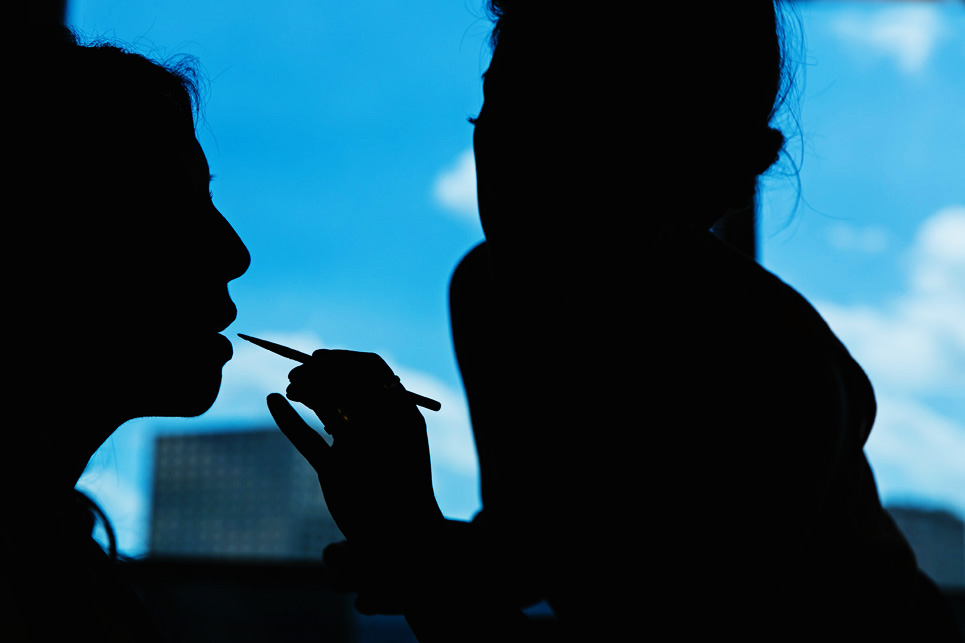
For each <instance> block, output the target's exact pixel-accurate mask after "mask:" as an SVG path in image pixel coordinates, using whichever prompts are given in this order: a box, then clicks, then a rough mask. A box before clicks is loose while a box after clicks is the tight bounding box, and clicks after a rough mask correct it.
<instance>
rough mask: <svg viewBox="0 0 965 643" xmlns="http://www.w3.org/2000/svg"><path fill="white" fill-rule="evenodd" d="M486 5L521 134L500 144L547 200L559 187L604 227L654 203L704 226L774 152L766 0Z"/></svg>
mask: <svg viewBox="0 0 965 643" xmlns="http://www.w3.org/2000/svg"><path fill="white" fill-rule="evenodd" d="M489 8H490V13H491V14H492V16H493V17H494V18H495V20H496V22H495V27H494V30H493V44H494V46H495V53H494V63H496V66H497V67H498V71H497V72H496V75H498V76H499V77H500V82H499V85H501V87H499V91H500V93H502V94H503V95H504V96H505V95H510V94H511V95H513V96H514V101H515V105H514V109H516V110H518V111H519V112H520V113H525V117H524V118H522V119H520V120H518V121H517V122H516V123H515V125H508V126H510V127H513V126H515V128H516V131H515V132H514V133H512V134H511V135H507V136H506V139H507V140H515V141H517V142H518V143H519V144H521V145H523V144H525V145H529V146H531V149H530V150H529V152H530V153H528V154H527V153H523V152H521V151H520V150H515V151H513V152H512V153H511V154H508V155H507V156H510V157H516V158H525V159H527V161H528V163H529V166H530V167H529V170H527V173H528V174H529V175H530V176H531V178H535V177H534V172H535V173H536V174H540V173H542V175H543V176H544V179H545V180H543V181H542V189H539V188H537V190H538V191H540V192H541V200H542V201H543V202H544V203H545V202H546V195H547V193H550V192H551V191H552V190H554V189H555V190H557V191H560V192H561V197H562V198H561V200H560V204H559V205H560V206H561V207H564V206H565V204H570V205H571V206H572V204H574V203H578V202H580V203H581V204H582V206H583V207H584V208H588V209H590V210H591V211H594V212H596V213H597V215H598V216H597V218H596V219H595V221H594V224H593V225H594V226H600V225H604V226H607V234H609V235H610V236H611V237H612V236H615V235H618V234H620V233H621V232H625V231H626V229H627V227H628V226H629V225H634V224H637V223H639V221H640V219H650V218H653V217H657V216H673V217H677V218H685V219H687V221H688V223H693V224H696V225H699V226H701V227H705V228H706V227H710V225H711V224H712V223H713V221H714V220H716V219H717V218H719V217H720V216H722V214H723V213H725V212H726V211H728V210H730V209H736V208H741V207H744V206H745V205H746V203H747V201H748V200H749V199H751V198H752V197H753V193H754V189H755V186H756V179H757V177H758V175H759V174H761V173H762V172H764V171H765V170H766V169H767V168H768V167H769V166H770V165H771V164H772V163H773V162H774V160H776V158H777V155H778V152H779V150H780V149H781V146H782V145H783V137H782V135H781V133H780V132H778V131H776V130H773V129H771V128H770V126H769V123H770V120H771V117H772V115H773V112H774V110H775V104H776V103H778V102H779V98H780V94H781V90H782V87H783V85H784V81H785V77H786V74H785V72H784V62H783V58H782V43H781V34H780V32H779V29H778V26H779V21H778V20H777V18H776V14H777V12H776V9H775V2H774V1H773V0H751V1H747V2H731V3H699V4H694V3H657V4H654V3H644V4H640V3H604V5H594V6H592V7H590V8H588V7H587V6H586V5H583V4H580V5H577V4H576V3H566V2H563V3H559V2H536V1H532V0H530V1H526V2H524V1H521V0H491V2H490V3H489ZM488 81H489V78H488V77H487V83H488ZM493 85H494V89H496V88H495V85H496V83H493ZM490 93H491V92H490V91H489V88H488V87H487V94H486V101H487V103H488V102H489V100H490ZM492 93H495V92H492ZM536 153H538V157H537V156H536ZM507 162H511V161H507ZM536 164H538V167H537V166H536ZM530 184H531V185H536V184H537V182H536V181H534V180H531V181H530ZM554 186H555V187H554ZM560 186H566V189H565V190H560ZM601 187H602V188H603V189H601ZM580 189H583V190H585V192H584V194H583V197H582V198H580V195H579V194H578V193H577V192H576V191H577V190H580ZM601 217H602V218H601ZM584 227H585V226H584ZM584 233H585V230H581V231H580V233H579V235H578V236H583V234H584Z"/></svg>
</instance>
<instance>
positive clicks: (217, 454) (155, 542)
mask: <svg viewBox="0 0 965 643" xmlns="http://www.w3.org/2000/svg"><path fill="white" fill-rule="evenodd" d="M341 539H342V535H341V533H340V532H339V531H338V528H337V527H336V526H335V523H334V521H333V520H332V517H331V515H330V514H329V513H328V510H327V508H326V506H325V501H324V498H323V496H322V492H321V489H320V488H319V486H318V477H317V475H316V473H315V471H314V470H313V469H312V467H311V466H310V465H309V464H308V463H307V462H305V460H304V459H303V458H302V456H301V455H300V454H299V453H298V452H297V451H296V450H295V448H294V447H293V446H292V445H291V443H289V442H288V440H287V439H286V438H285V437H284V436H283V435H282V434H281V433H280V432H279V431H278V430H277V429H270V430H257V431H235V432H224V433H206V434H191V435H168V436H162V437H159V438H158V439H157V441H156V443H155V454H154V489H153V502H152V515H151V539H150V546H149V549H150V552H151V554H152V555H156V556H162V555H166V556H192V557H194V556H198V557H221V558H274V559H279V558H297V559H314V560H321V555H322V550H323V549H324V548H325V546H326V545H327V544H329V543H331V542H335V541H338V540H341Z"/></svg>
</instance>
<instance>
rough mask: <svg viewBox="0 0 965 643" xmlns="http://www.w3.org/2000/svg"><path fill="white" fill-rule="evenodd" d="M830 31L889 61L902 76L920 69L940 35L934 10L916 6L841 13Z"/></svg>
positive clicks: (937, 16)
mask: <svg viewBox="0 0 965 643" xmlns="http://www.w3.org/2000/svg"><path fill="white" fill-rule="evenodd" d="M832 28H833V30H834V32H835V33H836V34H837V35H838V36H840V37H841V38H843V39H845V40H848V41H850V42H853V43H855V44H857V45H859V46H860V47H861V48H862V49H864V50H870V51H872V52H875V53H877V54H878V55H882V56H886V57H889V58H893V59H894V60H895V62H896V63H897V65H898V68H899V69H900V70H902V71H903V72H906V73H915V72H918V71H920V70H921V69H922V68H924V66H925V64H926V63H927V62H928V58H929V57H930V56H931V52H932V50H933V49H934V48H935V45H936V43H937V42H938V40H939V39H940V38H941V37H942V35H943V34H944V29H943V27H942V23H941V18H940V15H939V13H938V11H937V10H936V9H935V8H934V7H927V6H920V5H914V6H897V7H887V8H881V9H877V10H875V11H873V12H870V13H868V12H861V13H857V12H850V13H844V14H842V15H841V16H840V17H838V18H837V20H836V21H835V22H834V23H833V24H832Z"/></svg>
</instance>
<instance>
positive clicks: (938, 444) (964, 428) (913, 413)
mask: <svg viewBox="0 0 965 643" xmlns="http://www.w3.org/2000/svg"><path fill="white" fill-rule="evenodd" d="M867 452H868V459H869V461H870V462H871V465H872V468H873V469H874V471H875V478H876V482H877V484H878V490H879V492H880V494H881V496H882V498H883V499H884V501H885V502H886V503H887V502H888V501H889V499H896V500H904V499H919V500H922V501H925V502H926V503H929V504H930V503H934V502H935V501H936V499H937V500H939V503H940V504H945V503H947V504H948V505H950V506H951V508H953V509H955V510H957V513H958V514H959V515H960V516H962V517H965V466H962V463H963V462H965V420H963V419H962V418H958V419H954V418H949V417H946V416H943V415H942V414H940V413H936V412H935V411H934V410H933V409H931V408H930V407H929V406H928V405H926V404H923V403H921V402H918V401H916V400H914V399H913V398H912V397H909V396H902V395H901V394H900V393H895V394H888V393H887V392H886V391H878V417H877V420H876V422H875V427H874V430H873V431H872V432H871V436H870V437H869V438H868V444H867Z"/></svg>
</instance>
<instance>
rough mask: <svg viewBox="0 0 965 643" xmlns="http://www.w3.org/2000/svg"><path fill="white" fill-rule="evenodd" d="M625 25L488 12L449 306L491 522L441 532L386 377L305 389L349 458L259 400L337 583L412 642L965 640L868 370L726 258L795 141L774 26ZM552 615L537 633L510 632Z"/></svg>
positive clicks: (723, 14)
mask: <svg viewBox="0 0 965 643" xmlns="http://www.w3.org/2000/svg"><path fill="white" fill-rule="evenodd" d="M681 5H686V6H681ZM566 7H569V9H567V8H566ZM635 7H636V5H623V4H621V5H617V4H615V3H611V4H604V5H593V6H592V7H591V6H587V5H576V4H575V3H574V4H573V5H566V4H565V3H564V4H560V3H552V4H547V3H541V2H519V1H510V0H506V1H504V2H496V1H494V2H492V3H491V6H490V11H491V12H492V14H493V15H494V16H495V17H496V18H497V21H496V24H495V29H494V32H493V42H494V43H495V48H494V53H493V57H492V61H491V63H490V65H489V68H488V70H487V71H486V73H485V76H484V93H485V102H484V105H483V107H482V111H481V112H480V113H479V115H478V118H476V119H474V120H475V133H474V148H475V158H476V173H477V182H478V198H479V211H480V217H481V220H482V226H483V229H484V231H485V236H486V240H485V242H484V243H483V244H481V245H479V246H477V247H476V248H474V249H473V250H472V251H471V252H469V253H468V255H466V256H465V258H464V259H463V260H462V261H461V262H460V264H459V266H458V267H457V269H456V271H455V273H454V275H453V277H452V280H451V287H450V312H451V323H452V334H453V342H454V346H455V351H456V356H457V359H458V362H459V367H460V370H461V374H462V378H463V382H464V385H465V389H466V394H467V396H468V401H469V408H470V413H471V420H472V426H473V432H474V435H475V440H476V447H477V451H478V457H479V465H480V475H481V485H482V490H481V491H482V503H483V509H482V511H481V513H480V514H479V516H477V518H476V519H475V520H474V521H473V522H472V523H471V524H462V523H457V522H455V521H447V520H445V519H444V518H443V517H442V515H441V514H440V512H439V510H438V508H437V507H436V504H435V501H434V498H433V495H432V486H431V482H430V479H429V467H428V462H429V457H428V450H427V448H426V441H425V427H424V423H423V422H422V419H421V416H419V414H418V412H417V410H416V409H415V407H414V406H413V405H411V404H406V403H405V401H404V400H403V399H402V398H401V397H400V396H398V395H384V394H381V393H378V392H377V391H378V390H379V387H378V384H379V382H385V381H388V380H389V379H390V378H391V371H390V370H389V368H388V366H386V365H385V364H384V362H382V361H381V360H380V359H378V358H377V357H376V356H372V355H368V354H358V353H350V352H347V351H320V352H319V353H317V354H316V359H315V360H314V361H313V362H309V363H308V364H306V365H303V366H300V367H298V368H296V369H294V370H293V371H292V372H291V377H290V379H291V385H290V387H289V388H288V391H287V394H288V397H289V399H292V400H296V401H301V402H304V403H305V404H306V405H308V406H309V407H311V408H312V409H314V410H315V411H316V412H317V413H318V415H319V416H320V417H321V419H322V421H323V422H324V423H325V426H326V428H327V429H329V430H330V432H331V433H332V434H333V443H332V445H331V447H329V446H328V445H327V444H326V443H325V442H324V441H323V440H322V438H321V437H320V436H318V435H317V434H315V433H314V432H313V431H312V430H311V429H310V428H308V427H307V425H305V424H304V423H303V422H301V421H300V419H299V418H298V416H297V415H296V414H295V412H294V410H293V409H292V407H291V406H290V405H288V403H287V402H286V401H285V399H284V398H283V397H282V396H281V395H278V394H274V395H272V396H270V397H269V400H268V402H269V407H270V408H271V410H272V413H273V414H274V416H275V418H276V421H277V422H278V424H279V426H280V428H281V429H282V430H283V431H284V432H285V433H286V435H288V436H289V438H291V439H292V441H293V442H294V443H295V445H296V446H297V447H298V448H299V449H300V451H301V452H302V453H303V454H305V456H306V457H307V458H308V459H309V460H310V461H311V462H312V464H313V465H314V466H315V468H316V469H317V470H318V473H319V478H320V481H321V486H322V489H323V491H324V493H325V497H326V499H327V500H328V504H329V506H330V508H331V510H332V514H333V516H334V517H335V519H336V521H337V522H338V524H339V526H340V528H341V529H342V531H343V532H344V534H345V536H346V538H347V542H346V543H345V544H343V545H340V546H337V547H333V548H331V549H330V550H329V551H327V552H326V554H327V555H326V562H327V564H329V565H330V567H331V568H332V573H333V575H334V576H335V578H336V580H337V582H340V583H342V584H343V585H344V586H345V587H346V588H349V589H354V590H356V591H358V592H359V597H358V601H357V605H358V607H359V609H360V610H363V611H372V612H378V611H385V612H387V611H393V610H394V611H397V612H401V613H403V614H405V615H406V618H407V619H408V621H409V623H410V625H411V626H412V629H413V631H414V632H415V633H416V635H417V636H418V637H419V639H420V640H422V641H494V640H568V639H573V640H580V641H600V640H627V638H628V635H627V632H631V633H632V638H633V639H636V638H637V637H639V638H640V639H646V637H647V636H648V635H650V634H660V636H661V637H663V636H666V638H661V639H660V640H680V641H703V640H716V639H717V638H722V637H724V636H731V635H734V636H736V639H737V640H741V641H768V642H771V641H817V640H820V641H838V640H862V641H864V640H867V641H872V640H882V641H884V640H889V641H891V640H902V641H949V642H950V641H957V638H956V634H955V631H954V625H953V624H952V621H951V617H950V613H949V612H948V609H947V605H945V604H944V603H943V602H942V599H941V596H940V595H939V593H938V591H937V589H936V588H935V586H934V584H933V583H932V582H931V581H930V580H929V579H928V578H927V577H925V576H924V575H923V574H922V573H921V572H920V571H919V570H918V569H917V565H916V561H915V557H914V555H913V554H912V551H911V549H910V548H909V546H908V544H907V543H906V541H905V540H904V538H903V537H902V535H901V533H900V532H899V531H898V529H897V528H896V526H895V524H894V523H893V522H892V520H891V519H890V518H889V516H888V515H887V514H886V513H885V511H884V510H883V509H882V506H881V504H880V502H879V498H878V494H877V491H876V488H875V482H874V477H873V475H872V472H871V469H870V467H869V465H868V462H867V460H866V458H865V456H864V453H863V445H864V443H865V441H866V439H867V437H868V433H869V431H870V430H871V426H872V422H873V420H874V416H875V398H874V394H873V391H872V388H871V385H870V383H869V381H868V379H867V377H866V376H865V374H864V372H863V371H862V370H861V368H860V367H859V366H858V364H857V363H856V362H855V361H854V360H853V359H852V358H851V356H850V355H849V354H848V351H847V350H846V349H845V347H844V346H843V345H842V344H841V343H840V342H839V341H838V339H837V338H836V337H835V335H834V334H833V332H832V331H831V329H829V328H828V326H827V325H826V324H825V322H824V320H823V319H822V318H821V317H820V315H819V314H818V313H817V312H816V311H815V310H814V308H813V307H811V305H810V304H809V303H808V302H807V301H806V300H805V299H804V298H803V297H801V296H800V295H799V294H798V293H797V292H795V291H794V290H793V289H792V288H791V287H789V286H788V285H786V284H785V283H783V282H782V281H781V280H780V279H778V278H777V277H776V276H774V275H773V274H771V273H769V272H768V271H766V270H765V269H763V268H762V267H761V266H760V265H758V264H757V263H756V262H755V261H754V260H753V258H752V257H749V256H746V255H745V254H742V253H741V252H740V251H738V250H736V249H735V248H734V247H732V246H731V245H729V244H728V243H726V242H724V241H723V240H721V239H720V238H718V237H717V236H716V235H715V234H713V233H712V232H711V228H712V227H713V226H714V225H715V224H717V223H719V222H721V221H722V220H724V219H725V218H727V217H728V216H729V215H731V214H732V213H739V212H741V211H746V210H747V209H748V208H752V207H753V203H754V198H755V192H756V189H757V179H758V176H759V175H761V174H762V173H763V172H765V171H766V170H767V169H768V168H769V167H770V166H771V165H772V164H773V163H774V162H775V161H776V159H777V158H778V155H779V152H780V150H781V149H782V147H783V144H784V136H783V135H782V133H781V132H780V131H778V130H777V129H775V128H773V127H772V126H771V122H772V118H773V116H774V113H775V111H776V109H777V108H778V107H779V106H780V104H781V102H782V101H783V99H784V96H785V95H786V92H788V91H789V89H790V87H789V83H790V77H791V74H790V73H789V71H788V69H789V67H788V65H787V64H786V63H785V61H784V58H783V54H782V49H783V34H784V30H783V28H782V26H781V25H782V22H783V20H782V19H780V18H782V17H783V15H784V14H783V13H782V11H783V9H776V8H775V5H774V4H772V3H771V2H761V1H755V2H740V3H720V2H718V3H702V4H701V5H700V6H699V7H697V6H693V5H692V4H691V3H657V4H656V5H654V4H653V3H649V4H646V5H645V8H640V9H638V8H635ZM363 389H367V390H368V391H371V393H369V394H366V393H363ZM336 409H337V410H338V412H336ZM356 416H357V417H356ZM346 418H347V419H346ZM541 599H545V600H546V601H547V602H548V603H549V605H550V606H551V607H552V609H553V612H554V613H555V617H556V621H555V624H554V625H550V626H548V627H547V628H545V629H544V628H542V627H538V625H540V623H537V622H536V621H535V620H530V619H527V618H526V617H525V616H524V613H523V612H522V611H521V610H520V608H521V607H523V606H525V605H526V604H528V603H532V602H534V601H537V600H541ZM664 633H665V634H664ZM875 637H879V638H875ZM895 637H897V638H895Z"/></svg>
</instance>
